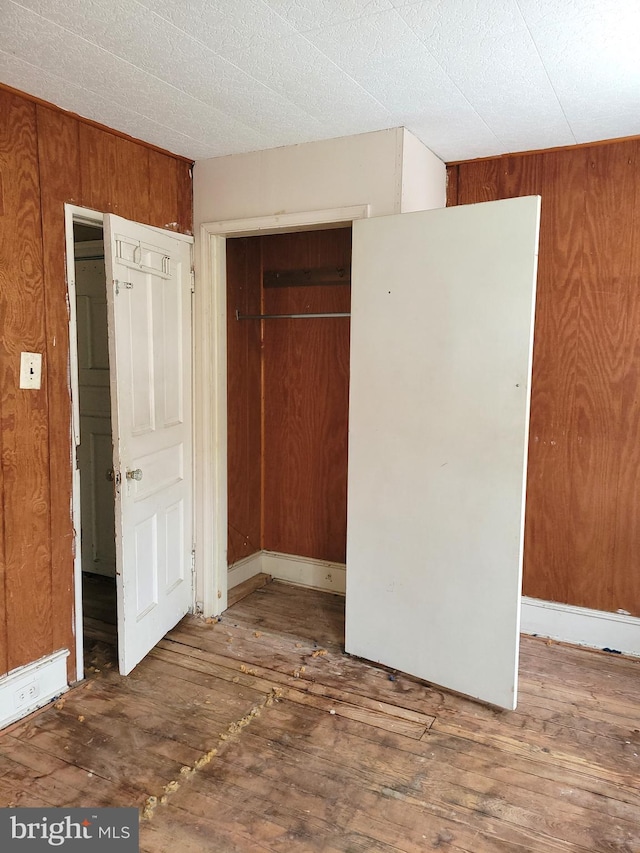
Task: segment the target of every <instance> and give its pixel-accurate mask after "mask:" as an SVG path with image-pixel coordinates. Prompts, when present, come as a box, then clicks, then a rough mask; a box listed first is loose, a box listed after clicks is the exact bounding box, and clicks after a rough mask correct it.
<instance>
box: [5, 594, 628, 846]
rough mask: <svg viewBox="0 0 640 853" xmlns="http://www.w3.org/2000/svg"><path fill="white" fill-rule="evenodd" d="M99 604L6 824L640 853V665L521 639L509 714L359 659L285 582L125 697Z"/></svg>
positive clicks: (9, 773) (278, 840)
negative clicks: (121, 819)
mask: <svg viewBox="0 0 640 853" xmlns="http://www.w3.org/2000/svg"><path fill="white" fill-rule="evenodd" d="M105 590H106V594H105ZM85 592H86V601H87V607H86V613H85V615H86V624H85V632H86V638H87V655H86V667H87V675H88V678H87V680H86V681H85V682H84V683H83V684H82V685H80V686H79V687H77V688H75V689H73V690H72V691H70V692H69V693H68V694H66V695H65V697H64V699H63V700H62V701H61V702H59V703H57V707H53V706H52V707H51V708H49V709H47V710H45V711H44V712H41V713H38V714H37V715H34V716H33V717H31V718H29V719H27V720H25V721H23V722H21V723H20V724H18V725H17V726H13V727H11V728H10V729H9V730H7V731H6V732H4V733H0V806H7V805H11V804H14V805H33V806H46V805H58V806H80V805H87V806H106V805H114V806H116V805H122V806H124V805H135V806H138V807H139V808H140V809H141V814H142V815H143V816H142V819H141V850H142V851H145V853H164V851H167V853H169V851H171V853H174V851H179V853H191V851H193V853H195V851H198V853H199V852H200V851H217V853H254V851H255V852H256V853H261V851H280V853H315V851H318V853H356V852H357V853H414V851H415V853H418V851H426V850H446V851H450V853H586V851H589V853H594V852H595V853H598V852H599V851H602V853H610V851H619V853H640V758H639V755H640V713H639V710H640V703H639V701H638V686H639V684H640V661H637V660H633V659H629V658H625V657H622V656H619V655H610V654H605V653H597V652H592V651H588V650H584V649H577V648H575V647H570V646H564V645H562V644H558V643H547V642H545V641H543V640H538V639H534V638H528V637H524V638H523V642H522V656H521V667H520V701H519V707H518V709H517V711H515V712H506V711H500V710H498V709H495V708H490V707H487V706H483V705H479V704H477V703H474V702H471V701H470V700H467V699H465V698H464V697H461V696H457V695H455V694H451V693H448V692H447V691H445V690H442V689H439V688H437V687H434V686H431V685H428V684H425V683H424V682H420V681H418V680H416V679H412V678H410V677H408V676H406V675H403V674H402V673H396V672H393V671H391V670H389V669H386V668H384V667H377V666H373V665H370V664H367V663H365V662H363V661H360V660H357V659H354V658H350V657H348V656H346V655H345V654H344V653H343V636H344V635H343V632H344V600H343V599H342V598H341V597H340V596H336V595H331V594H326V593H321V592H318V591H315V590H302V589H298V588H296V587H293V586H290V585H286V584H281V583H271V584H268V585H267V586H265V587H263V588H261V589H258V590H255V591H254V592H252V593H251V594H250V595H248V596H247V597H245V598H242V599H241V600H240V601H239V602H238V603H236V604H235V605H234V606H233V607H231V608H230V609H229V610H228V611H227V612H226V613H225V614H224V615H223V617H222V619H221V621H211V620H202V619H197V618H195V617H188V618H187V619H185V620H183V621H182V622H181V623H180V625H179V626H177V628H176V629H174V630H173V631H171V632H170V633H169V634H168V635H167V637H166V638H165V639H164V640H162V641H161V642H160V643H159V644H158V646H157V647H156V648H155V649H154V650H153V651H152V652H151V653H150V654H149V655H148V657H147V658H146V659H145V660H144V661H143V662H142V663H141V664H140V665H139V666H138V667H136V669H135V670H134V671H133V673H131V675H130V676H128V677H127V678H122V677H121V676H120V675H119V674H118V673H117V664H116V659H115V651H114V645H113V643H114V641H115V633H114V619H113V609H112V603H111V604H110V602H109V594H108V593H109V583H108V582H107V583H105V582H104V581H103V580H101V579H95V578H93V579H89V581H88V582H87V584H86V586H85ZM92 594H93V596H94V600H93V601H92V600H91V596H92Z"/></svg>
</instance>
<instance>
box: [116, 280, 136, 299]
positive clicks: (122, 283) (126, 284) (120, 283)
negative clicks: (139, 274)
mask: <svg viewBox="0 0 640 853" xmlns="http://www.w3.org/2000/svg"><path fill="white" fill-rule="evenodd" d="M113 286H114V287H115V289H116V296H117V295H118V293H120V288H121V287H124V288H125V290H132V289H133V282H131V281H119V280H118V279H117V278H114V280H113Z"/></svg>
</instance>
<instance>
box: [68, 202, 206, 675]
mask: <svg viewBox="0 0 640 853" xmlns="http://www.w3.org/2000/svg"><path fill="white" fill-rule="evenodd" d="M104 216H105V214H104V213H102V212H101V211H99V210H92V209H90V208H86V207H78V206H77V205H73V204H65V206H64V225H65V263H66V282H67V304H68V307H69V374H70V390H71V436H70V437H71V464H72V470H73V480H72V494H71V515H72V520H73V529H74V542H75V547H74V561H73V574H74V598H75V637H76V677H75V680H76V681H81V680H82V679H83V678H84V662H83V653H84V636H83V624H82V617H83V610H82V548H81V547H80V530H81V526H80V525H81V515H80V470H79V468H78V462H77V447H78V444H79V438H80V393H79V378H78V322H77V315H76V291H75V250H74V246H75V241H74V239H73V225H74V222H81V223H86V224H87V225H93V226H99V227H100V228H104ZM138 224H140V225H144V227H145V228H150V229H151V230H152V231H158V232H159V233H162V234H170V235H171V236H172V237H173V238H175V239H177V240H182V241H184V242H187V243H191V244H193V242H194V240H193V237H191V236H189V235H187V234H180V233H178V232H173V231H168V230H167V229H164V228H156V227H155V226H153V225H146V224H145V223H143V222H141V223H138ZM191 324H192V331H193V325H194V322H193V311H192V312H191ZM193 350H194V346H193V335H192V346H191V376H192V389H193V387H194V385H193V376H194V358H193ZM109 369H110V370H111V365H110V366H109ZM192 397H193V395H192ZM192 407H193V399H192ZM192 435H193V430H192ZM193 446H194V451H195V444H194V445H193ZM192 464H193V469H194V472H195V471H197V467H196V465H195V452H194V453H193V454H192ZM194 480H195V477H194ZM193 491H195V490H193ZM193 499H194V497H193V494H192V501H193ZM194 508H195V505H194ZM193 536H194V538H195V536H196V529H195V525H194V528H193ZM192 586H193V590H192V594H193V595H195V584H193V582H192ZM192 600H193V604H194V606H195V599H193V598H192Z"/></svg>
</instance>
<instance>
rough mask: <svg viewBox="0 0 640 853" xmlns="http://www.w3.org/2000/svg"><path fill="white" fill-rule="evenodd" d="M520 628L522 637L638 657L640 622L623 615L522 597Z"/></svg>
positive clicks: (635, 618)
mask: <svg viewBox="0 0 640 853" xmlns="http://www.w3.org/2000/svg"><path fill="white" fill-rule="evenodd" d="M520 628H521V631H522V633H523V634H536V635H538V636H539V637H548V638H549V639H551V640H559V641H560V642H564V643H573V644H575V645H578V646H588V647H589V648H593V649H611V650H612V651H617V652H622V653H623V654H626V655H634V656H635V657H640V619H638V618H637V617H634V616H627V615H626V614H623V613H608V612H606V611H604V610H590V609H589V608H587V607H574V606H573V605H571V604H558V603H556V602H553V601H542V600H541V599H539V598H528V597H526V596H524V597H523V599H522V622H521V626H520Z"/></svg>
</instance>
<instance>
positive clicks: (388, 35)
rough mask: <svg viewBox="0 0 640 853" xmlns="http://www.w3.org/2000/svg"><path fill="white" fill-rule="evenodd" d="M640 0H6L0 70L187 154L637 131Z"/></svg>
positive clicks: (486, 143) (504, 141)
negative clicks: (387, 133)
mask: <svg viewBox="0 0 640 853" xmlns="http://www.w3.org/2000/svg"><path fill="white" fill-rule="evenodd" d="M639 44H640V0H419V2H414V0H20V2H13V0H0V81H2V82H4V83H6V84H7V85H9V86H13V87H15V88H17V89H21V90H23V91H25V92H28V93H30V94H32V95H36V96H38V97H40V98H44V99H45V100H47V101H51V102H53V103H55V104H58V105H60V106H61V107H64V108H65V109H68V110H72V111H73V112H76V113H79V114H80V115H83V116H86V117H88V118H91V119H94V120H96V121H99V122H102V123H104V124H106V125H109V126H110V127H113V128H116V129H118V130H121V131H124V132H125V133H128V134H131V135H132V136H135V137H138V138H140V139H144V140H147V141H149V142H152V143H154V144H156V145H159V146H161V147H163V148H168V149H169V150H171V151H174V152H176V153H178V154H183V155H185V156H187V157H191V158H193V159H201V158H205V157H214V156H218V155H221V154H230V153H235V152H241V151H252V150H256V149H261V148H273V147H275V146H279V145H288V144H292V143H297V142H307V141H310V140H314V139H324V138H330V137H335V136H347V135H350V134H354V133H362V132H365V131H370V130H380V129H382V128H387V127H396V126H399V125H404V126H405V127H407V128H409V130H411V131H412V132H413V133H414V134H415V135H416V136H418V137H419V139H421V140H422V141H423V142H424V143H425V144H426V145H427V146H428V147H429V148H431V149H432V151H434V152H435V153H436V154H437V155H438V156H439V157H441V158H442V159H443V160H447V161H450V160H458V159H466V158H471V157H481V156H487V155H492V154H498V153H503V152H508V151H518V150H527V149H532V148H547V147H551V146H556V145H570V144H573V143H576V142H588V141H592V140H596V139H607V138H611V137H617V136H627V135H632V134H638V133H640V47H638V45H639Z"/></svg>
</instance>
